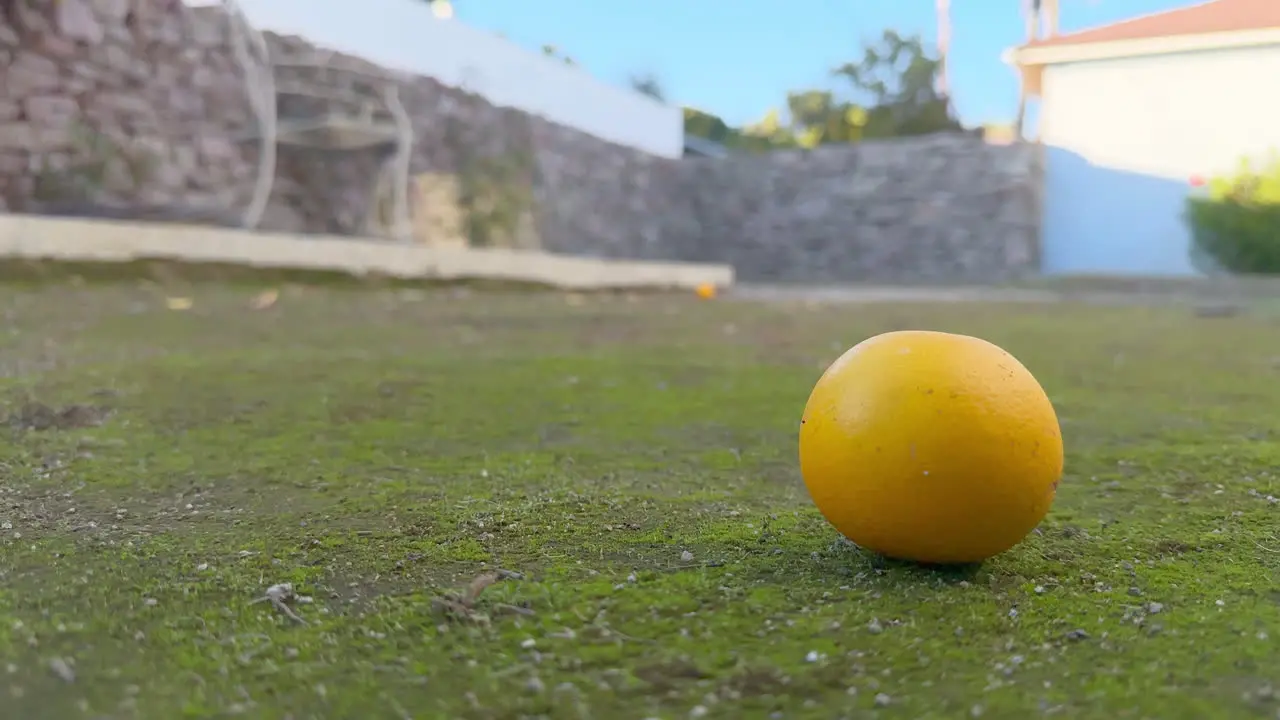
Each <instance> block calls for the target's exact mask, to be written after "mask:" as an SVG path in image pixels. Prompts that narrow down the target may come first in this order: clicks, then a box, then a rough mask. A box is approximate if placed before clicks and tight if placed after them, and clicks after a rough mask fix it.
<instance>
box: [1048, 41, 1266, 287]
mask: <svg viewBox="0 0 1280 720" xmlns="http://www.w3.org/2000/svg"><path fill="white" fill-rule="evenodd" d="M1041 97H1042V99H1041V102H1040V108H1039V121H1040V127H1039V130H1040V138H1041V141H1042V142H1043V143H1044V145H1045V152H1046V157H1045V196H1044V216H1043V228H1042V235H1041V237H1042V239H1043V243H1044V249H1043V258H1044V268H1043V269H1044V271H1045V272H1046V273H1049V274H1066V273H1088V274H1106V273H1114V274H1138V275H1189V274H1194V273H1195V272H1196V270H1195V268H1194V266H1193V265H1192V262H1191V260H1190V248H1191V242H1190V234H1189V232H1188V231H1187V229H1186V226H1185V224H1184V222H1183V219H1182V215H1183V212H1184V207H1185V199H1186V197H1187V195H1188V194H1189V193H1190V192H1192V191H1193V188H1192V187H1191V186H1190V183H1189V181H1190V179H1191V177H1193V176H1202V177H1210V176H1213V175H1216V174H1218V173H1222V172H1227V171H1230V170H1232V169H1233V168H1235V167H1236V166H1237V163H1238V162H1239V161H1240V159H1241V158H1242V157H1245V156H1252V157H1261V156H1263V155H1265V154H1266V153H1267V152H1268V151H1270V150H1272V149H1276V148H1280V46H1274V45H1273V46H1259V47H1252V48H1241V49H1233V50H1217V51H1206V52H1195V53H1181V54H1168V55H1159V56H1148V57H1135V58H1123V59H1113V60H1098V61H1090V62H1080V63H1066V64H1061V65H1052V66H1049V67H1047V68H1045V71H1044V78H1043V84H1042V88H1041Z"/></svg>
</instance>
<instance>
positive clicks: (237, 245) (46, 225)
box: [0, 213, 734, 290]
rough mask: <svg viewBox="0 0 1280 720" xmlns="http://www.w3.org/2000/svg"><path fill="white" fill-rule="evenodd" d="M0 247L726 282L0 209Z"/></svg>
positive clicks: (543, 277) (392, 271)
mask: <svg viewBox="0 0 1280 720" xmlns="http://www.w3.org/2000/svg"><path fill="white" fill-rule="evenodd" d="M0 257H7V258H17V259H28V260H53V261H59V260H61V261H65V262H104V263H111V262H134V261H139V260H176V261H181V262H196V263H199V262H208V263H225V264H236V265H245V266H249V267H258V268H285V269H294V270H320V271H331V272H334V271H336V272H346V273H349V274H352V275H357V276H359V275H371V274H375V275H382V276H387V277H393V278H401V279H422V280H505V281H511V282H528V283H537V284H541V285H550V286H553V287H559V288H565V289H573V290H605V289H614V288H619V289H620V288H636V289H640V288H655V289H658V288H694V287H697V286H699V285H703V284H708V283H709V284H712V285H715V286H718V287H726V286H729V285H732V284H733V281H734V272H733V268H732V267H730V266H728V265H712V264H695V263H673V262H638V261H635V262H633V261H628V260H601V259H596V258H584V257H573V256H568V255H552V254H550V253H544V252H537V251H524V250H497V249H474V248H428V247H421V246H413V245H397V244H392V243H389V242H386V241H382V240H363V239H352V238H342V237H332V236H310V235H308V236H302V235H283V234H269V233H251V232H243V231H239V230H228V229H225V228H210V227H201V226H191V225H169V224H164V225H161V224H142V223H129V222H117V221H104V220H83V219H67V218H51V217H41V216H37V215H7V214H3V213H0Z"/></svg>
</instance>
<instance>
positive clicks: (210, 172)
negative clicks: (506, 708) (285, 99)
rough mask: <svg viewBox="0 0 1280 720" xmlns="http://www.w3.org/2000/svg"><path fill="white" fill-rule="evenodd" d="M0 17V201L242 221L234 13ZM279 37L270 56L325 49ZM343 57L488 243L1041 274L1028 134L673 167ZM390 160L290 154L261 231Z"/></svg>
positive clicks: (149, 2) (329, 220) (824, 268)
mask: <svg viewBox="0 0 1280 720" xmlns="http://www.w3.org/2000/svg"><path fill="white" fill-rule="evenodd" d="M0 8H2V9H3V15H2V16H0V210H5V209H8V210H9V211H14V212H24V211H32V212H38V211H41V210H42V208H46V209H47V208H48V207H49V206H50V205H51V204H54V205H56V204H57V201H59V200H64V201H65V200H66V199H67V198H69V197H71V198H80V199H85V198H88V199H89V200H91V201H92V202H93V203H96V204H99V205H106V206H109V207H114V208H116V211H115V212H117V213H122V214H128V213H130V212H132V213H133V214H135V215H141V216H167V217H179V218H185V219H187V220H188V221H191V220H192V219H199V220H200V221H209V222H225V223H228V224H235V223H236V222H237V221H238V220H237V218H238V217H239V216H240V213H241V212H242V211H243V208H244V207H245V205H246V204H247V202H248V199H249V197H250V195H251V191H252V186H253V183H254V178H255V172H256V163H257V154H258V146H257V144H256V143H255V142H253V141H251V138H252V137H253V135H254V132H255V131H256V125H255V119H254V117H253V115H252V113H251V112H250V106H249V103H248V102H247V95H246V91H245V86H244V79H243V77H242V76H241V71H240V70H239V68H238V66H237V64H236V62H235V58H234V55H233V53H232V48H231V44H230V39H229V34H228V27H229V26H228V23H227V19H226V18H225V17H224V16H223V15H222V13H221V11H220V10H217V9H209V8H202V9H192V8H188V7H187V6H185V5H184V4H183V3H182V2H181V0H59V2H57V3H48V2H37V1H36V0H13V1H12V2H6V3H3V4H0ZM267 41H268V45H269V47H270V49H271V51H272V53H273V55H274V56H294V57H297V56H305V55H307V54H313V53H315V52H316V51H317V48H314V47H313V46H311V45H309V44H308V43H306V42H305V41H302V40H300V39H298V38H286V37H278V36H275V35H270V34H268V36H267ZM336 57H338V58H339V59H340V60H342V61H343V62H346V63H349V64H354V65H359V66H360V67H362V68H363V71H364V72H365V73H366V74H374V75H378V74H380V75H381V76H382V77H384V78H386V81H387V82H397V83H399V85H400V94H401V98H402V100H403V102H404V104H405V107H406V110H407V111H408V113H409V115H410V117H411V118H412V120H413V125H414V132H415V142H414V153H413V160H412V171H413V173H414V174H415V175H416V176H421V177H436V178H452V179H454V180H453V182H452V185H451V187H453V188H454V191H453V193H452V194H447V193H446V194H445V195H444V196H441V197H445V198H446V199H445V200H434V201H432V202H433V203H437V204H438V203H448V204H452V203H456V204H458V205H459V206H460V207H462V210H461V215H460V216H461V217H462V218H463V221H462V224H461V231H462V232H463V233H465V234H467V235H468V236H470V237H471V239H472V241H474V242H478V243H491V244H520V243H524V244H528V238H530V237H532V238H533V243H536V244H537V245H540V246H541V247H543V248H544V249H546V250H550V251H554V252H564V253H573V254H583V255H594V256H601V257H617V258H643V259H674V260H701V261H715V262H728V263H731V264H733V265H734V266H735V267H736V268H737V270H738V273H739V277H740V278H741V279H743V280H748V281H777V282H823V283H828V282H830V283H837V282H851V281H872V282H934V283H936V282H984V281H996V280H1004V279H1008V278H1012V277H1017V276H1021V275H1026V274H1030V273H1034V272H1035V271H1036V269H1037V267H1038V263H1039V249H1038V248H1039V240H1038V227H1039V216H1040V199H1039V193H1040V170H1039V160H1038V155H1037V153H1036V151H1035V148H1033V147H1029V146H1023V145H1008V146H998V145H990V144H986V143H984V142H983V141H982V140H981V139H979V138H976V137H972V136H969V135H940V136H932V137H926V138H913V139H903V140H898V141H892V142H876V143H864V144H860V145H854V146H845V147H829V148H821V149H819V150H815V151H808V152H806V151H794V152H792V151H785V152H777V153H773V154H769V155H759V156H740V157H731V158H729V159H682V160H670V159H663V158H656V157H652V156H649V155H646V154H644V153H641V152H638V151H634V150H631V149H628V148H624V147H619V146H617V145H612V144H610V143H607V142H605V141H602V140H600V139H598V138H595V137H592V136H589V135H586V134H584V133H581V132H578V131H575V130H573V129H570V128H566V127H563V126H558V125H555V124H552V123H549V122H547V121H545V120H543V119H541V118H538V117H533V116H530V115H527V114H525V113H522V112H519V111H517V110H513V109H510V108H500V107H495V106H493V105H492V104H490V103H488V102H486V101H485V100H484V99H483V98H481V97H479V96H477V95H474V94H470V93H467V92H465V91H463V90H460V89H456V88H451V87H447V86H444V85H442V84H441V83H439V82H437V81H435V80H433V79H430V78H424V77H415V78H397V76H394V75H393V74H391V73H390V72H388V71H385V70H382V69H380V68H377V67H375V66H373V65H370V64H369V63H367V62H364V61H362V60H359V59H356V58H349V57H342V56H336ZM310 82H314V83H332V82H335V80H334V79H333V78H332V77H329V76H327V75H325V74H318V75H317V76H316V77H314V78H311V80H310ZM377 161H378V158H376V157H374V156H372V155H371V154H369V153H361V152H316V151H300V150H296V149H291V148H288V147H284V146H282V147H281V148H280V159H279V162H278V163H277V167H276V177H275V186H274V191H273V194H272V197H271V202H270V204H269V208H268V211H267V214H266V217H265V218H264V220H263V223H262V228H263V229H267V230H276V231H287V232H298V233H329V234H349V235H354V234H360V233H362V232H363V229H362V228H363V225H362V218H364V217H365V216H366V214H367V212H368V210H369V206H370V202H371V199H370V192H369V188H370V185H371V177H372V174H373V173H374V171H375V168H376V166H377ZM428 204H430V203H428ZM157 208H159V210H157ZM440 209H441V208H439V207H435V208H424V207H415V208H414V211H415V214H422V213H423V212H428V211H438V210H440ZM522 223H524V224H528V225H529V227H528V228H526V229H525V230H520V229H519V228H518V227H517V226H520V227H523V225H522ZM520 238H524V240H520Z"/></svg>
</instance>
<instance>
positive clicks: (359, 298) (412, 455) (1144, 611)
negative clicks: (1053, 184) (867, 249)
mask: <svg viewBox="0 0 1280 720" xmlns="http://www.w3.org/2000/svg"><path fill="white" fill-rule="evenodd" d="M256 289H260V287H255V286H253V285H252V284H248V283H212V282H206V281H200V280H184V281H183V285H182V287H181V293H182V294H183V295H184V296H186V297H190V298H192V300H193V306H192V308H191V309H190V310H188V311H185V312H175V311H171V310H168V309H166V307H165V303H164V299H165V297H166V296H167V295H170V294H174V291H173V289H172V288H163V287H160V286H158V285H156V284H155V283H146V284H128V283H119V282H112V283H89V284H83V285H68V284H60V285H57V286H53V285H45V284H40V283H34V284H30V283H29V284H24V285H22V286H18V285H11V286H8V287H7V289H6V290H5V292H4V295H5V301H4V311H5V313H6V323H5V325H4V332H3V333H0V397H2V398H3V401H2V402H0V416H3V417H5V418H7V419H8V422H7V423H6V424H5V425H4V426H3V428H0V438H2V439H3V441H2V442H0V657H2V658H3V664H0V673H2V674H0V699H3V702H4V707H5V708H6V712H5V716H6V717H15V718H24V719H31V720H39V719H42V718H50V719H52V718H57V719H59V720H61V719H63V718H76V717H85V718H165V719H166V720H167V719H169V718H181V717H192V718H196V717H210V718H213V717H229V716H238V717H250V718H258V717H260V718H282V717H292V718H298V719H301V718H477V719H480V718H495V719H496V718H522V717H555V718H561V717H563V718H646V717H660V718H684V717H724V718H757V717H758V718H774V717H779V718H824V719H826V718H834V717H850V718H854V717H867V716H877V717H886V718H888V717H902V718H913V719H914V718H957V717H987V718H991V717H996V718H1024V717H1035V716H1040V715H1050V716H1059V717H1108V718H1113V717H1114V718H1123V717H1132V718H1172V717H1253V716H1258V717H1274V716H1275V714H1276V712H1277V710H1280V703H1278V702H1277V696H1276V694H1275V693H1276V690H1273V686H1272V683H1274V682H1277V678H1278V677H1280V652H1277V649H1276V643H1277V641H1280V591H1277V590H1276V588H1275V579H1276V571H1277V569H1278V568H1280V539H1278V538H1277V530H1276V528H1277V518H1278V517H1280V516H1278V515H1277V513H1280V442H1278V441H1277V438H1278V435H1277V432H1278V431H1280V414H1277V413H1276V411H1275V409H1276V408H1277V407H1280V383H1276V382H1275V378H1276V373H1277V371H1278V368H1280V333H1277V332H1276V330H1275V327H1274V321H1273V320H1271V319H1268V318H1267V317H1261V316H1258V317H1255V316H1251V315H1249V314H1247V313H1246V314H1241V315H1238V316H1233V317H1221V318H1204V317H1198V316H1197V315H1196V314H1195V313H1193V312H1192V311H1190V310H1187V309H1174V308H1170V309H1164V310H1162V309H1144V308H1137V307H1128V308H1100V307H1089V306H1074V305H1058V306H1035V307H1029V306H1021V307H1015V306H999V305H960V306H943V305H868V306H829V307H824V306H802V305H772V306H770V305H759V304H749V303H714V302H713V303H706V302H697V301H694V300H692V299H689V298H685V297H683V296H681V297H671V296H664V295H650V296H644V297H625V296H599V297H589V298H586V299H585V301H583V300H582V299H581V298H567V297H565V296H563V295H560V294H555V293H529V294H517V293H480V292H469V293H463V294H459V293H457V292H454V291H436V290H423V289H413V290H408V289H403V288H380V289H377V288H372V289H371V288H366V289H356V290H353V289H351V288H336V287H324V286H303V285H294V286H288V287H287V288H286V289H285V290H284V291H283V292H282V293H281V296H280V299H279V301H278V303H277V304H276V305H275V306H273V307H271V308H270V309H267V310H261V311H256V310H252V309H250V306H249V304H250V299H251V298H252V296H253V295H254V293H255V290H256ZM904 327H918V328H930V329H941V330H952V331H959V332H967V333H971V334H976V335H980V336H983V337H986V338H988V339H990V340H992V341H994V342H997V343H999V344H1001V345H1003V346H1004V347H1006V348H1007V349H1008V350H1010V351H1011V352H1013V353H1014V354H1015V355H1017V356H1018V357H1019V358H1020V359H1021V360H1022V361H1023V362H1024V363H1025V364H1026V365H1027V366H1028V367H1029V368H1030V369H1031V370H1032V371H1033V372H1034V373H1036V375H1037V376H1038V377H1039V378H1040V379H1041V381H1042V383H1043V384H1044V386H1045V387H1046V389H1047V390H1048V392H1049V394H1050V396H1051V397H1052V398H1053V399H1054V401H1055V403H1056V405H1057V407H1058V409H1059V413H1060V416H1061V420H1062V423H1063V428H1064V433H1065V437H1066V441H1067V446H1068V461H1067V475H1066V478H1065V479H1064V482H1063V484H1062V486H1061V489H1060V493H1059V499H1058V501H1057V504H1056V505H1055V508H1054V510H1053V512H1052V513H1051V515H1050V517H1049V518H1048V520H1046V522H1045V523H1044V524H1043V525H1042V526H1041V527H1040V528H1039V529H1038V530H1037V531H1036V532H1035V534H1034V535H1032V536H1031V537H1030V538H1028V540H1027V541H1026V542H1025V543H1023V544H1022V545H1020V546H1019V547H1017V548H1015V549H1014V550H1012V551H1011V552H1009V553H1007V554H1005V555H1002V556H1000V557H997V558H995V559H993V560H991V561H989V562H987V563H985V564H983V565H982V566H980V567H971V568H960V569H950V570H939V569H928V568H920V567H915V566H911V565H905V564H900V563H891V562H886V561H884V560H882V559H880V558H876V557H874V556H870V555H867V554H865V553H863V552H861V551H859V550H858V549H857V548H854V547H852V546H850V545H849V544H848V543H847V542H843V541H842V540H841V539H840V538H839V537H838V536H837V535H836V534H835V533H834V532H833V531H832V530H831V528H830V527H829V526H827V525H826V524H825V523H824V522H823V520H822V519H821V517H820V516H819V515H818V514H817V512H816V511H815V510H814V508H813V507H812V505H811V504H810V502H809V501H808V498H807V496H806V494H805V492H804V489H803V485H802V483H801V482H800V478H799V476H798V473H797V469H796V463H795V431H796V425H797V422H798V417H799V413H800V410H801V408H802V406H803V403H804V400H805V398H806V396H807V393H808V391H809V389H810V387H811V386H812V383H813V382H814V381H815V380H816V378H817V376H818V374H819V373H820V371H821V369H822V368H823V367H824V366H825V365H826V363H827V362H829V361H830V360H832V359H834V358H835V357H836V356H837V355H838V354H839V353H840V352H842V351H843V350H844V349H845V348H846V347H848V346H849V345H851V344H853V343H855V342H857V341H859V340H861V339H863V338H865V337H867V336H869V335H871V334H874V333H877V332H882V331H885V330H890V329H897V328H904ZM286 585H287V586H289V587H291V589H292V592H291V593H290V592H289V591H288V590H287V589H286V588H285V586H286ZM281 605H283V607H281Z"/></svg>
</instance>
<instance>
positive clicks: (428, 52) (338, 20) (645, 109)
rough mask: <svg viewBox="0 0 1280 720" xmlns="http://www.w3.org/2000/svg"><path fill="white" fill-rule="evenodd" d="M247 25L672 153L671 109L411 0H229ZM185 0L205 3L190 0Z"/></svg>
mask: <svg viewBox="0 0 1280 720" xmlns="http://www.w3.org/2000/svg"><path fill="white" fill-rule="evenodd" d="M238 1H239V4H240V7H241V9H243V10H244V13H245V15H246V16H247V17H248V18H249V20H250V22H252V23H253V24H254V25H255V26H256V27H258V28H260V29H263V30H271V31H274V32H279V33H282V34H291V35H299V36H302V37H305V38H307V39H308V40H310V41H311V42H314V43H316V44H317V45H321V46H324V47H328V48H332V49H334V50H338V51H341V52H344V53H348V54H351V55H357V56H360V57H363V58H365V59H367V60H370V61H372V62H375V63H378V64H380V65H383V66H386V67H388V68H392V69H394V70H402V71H408V72H413V73H417V74H419V75H426V76H429V77H433V78H435V79H437V80H439V81H440V82H442V83H445V84H446V85H451V86H454V87H466V88H468V89H470V90H471V91H472V92H476V93H479V94H480V95H483V96H484V97H486V98H488V99H489V100H490V101H491V102H493V103H494V104H497V105H504V106H508V107H514V108H519V109H521V110H524V111H526V112H529V113H532V114H536V115H540V116H542V117H544V118H546V119H548V120H551V121H553V122H556V123H559V124H561V125H566V126H569V127H572V128H576V129H578V130H582V131H584V132H587V133H590V134H592V135H595V136H596V137H599V138H602V139H604V140H609V141H611V142H614V143H618V144H619V145H626V146H629V147H633V148H637V149H640V150H644V151H646V152H650V153H653V154H655V155H660V156H663V157H680V155H681V153H682V149H683V144H684V118H683V114H682V113H681V110H680V108H677V107H670V106H667V105H665V104H663V103H659V102H656V101H654V100H653V99H651V98H649V97H646V96H644V95H641V94H639V93H637V92H634V91H632V90H631V89H629V88H622V87H615V86H613V85H609V84H607V83H604V82H602V81H600V80H598V79H597V78H595V77H593V76H591V75H590V74H589V73H588V72H587V71H585V70H583V69H582V68H580V67H574V66H570V65H566V64H565V63H564V62H563V61H561V60H555V59H553V58H548V57H545V56H543V55H542V54H541V53H540V52H536V51H531V50H526V49H525V48H522V47H520V46H518V45H516V44H514V43H512V42H510V41H509V40H506V39H504V38H502V37H500V36H498V35H497V34H494V33H490V32H486V31H483V30H478V29H476V28H473V27H470V26H467V25H464V24H462V23H460V22H458V21H457V20H441V19H438V18H436V17H435V16H434V15H433V14H432V13H431V10H430V9H429V8H428V7H427V3H425V2H421V1H420V0H358V1H356V0H238ZM189 4H192V5H195V4H202V5H203V4H211V3H210V2H209V1H208V0H191V1H190V2H189Z"/></svg>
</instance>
